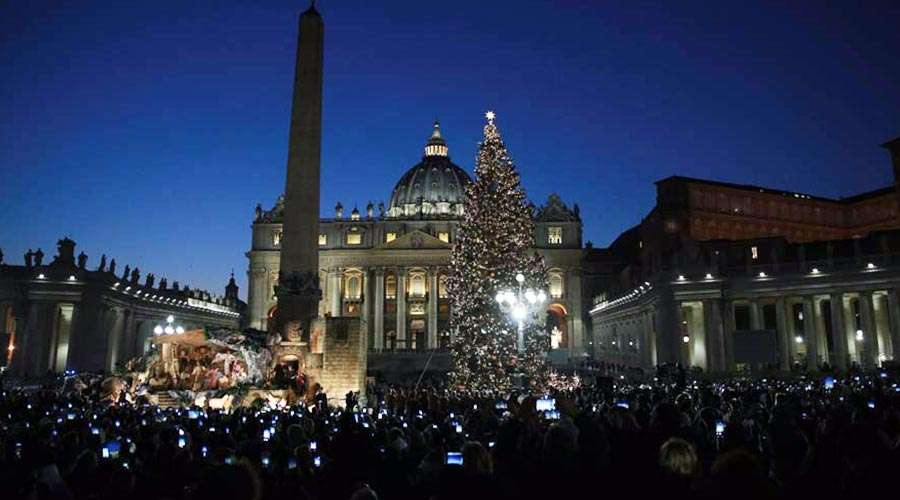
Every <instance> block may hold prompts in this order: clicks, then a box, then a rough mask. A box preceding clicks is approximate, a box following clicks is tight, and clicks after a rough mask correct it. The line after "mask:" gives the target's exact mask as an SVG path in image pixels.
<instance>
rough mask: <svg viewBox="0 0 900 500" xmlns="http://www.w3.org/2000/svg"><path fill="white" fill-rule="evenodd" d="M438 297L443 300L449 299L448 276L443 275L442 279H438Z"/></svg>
mask: <svg viewBox="0 0 900 500" xmlns="http://www.w3.org/2000/svg"><path fill="white" fill-rule="evenodd" d="M438 297H440V298H442V299H446V298H447V276H446V275H441V277H440V278H438Z"/></svg>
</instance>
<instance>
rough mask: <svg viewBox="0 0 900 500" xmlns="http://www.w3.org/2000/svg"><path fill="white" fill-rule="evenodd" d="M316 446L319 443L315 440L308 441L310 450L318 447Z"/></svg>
mask: <svg viewBox="0 0 900 500" xmlns="http://www.w3.org/2000/svg"><path fill="white" fill-rule="evenodd" d="M318 447H319V443H317V442H315V441H310V442H309V449H310V451H316V449H318Z"/></svg>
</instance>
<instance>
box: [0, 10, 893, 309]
mask: <svg viewBox="0 0 900 500" xmlns="http://www.w3.org/2000/svg"><path fill="white" fill-rule="evenodd" d="M133 3H137V4H138V5H132V4H133ZM188 3H189V4H190V5H185V4H188ZM254 3H259V4H263V5H257V6H251V5H250V2H235V3H228V2H224V1H215V2H212V1H211V2H162V1H153V2H105V3H103V4H101V3H100V2H64V1H58V2H44V1H37V0H29V1H8V2H2V6H0V169H2V179H3V181H2V182H0V199H2V210H0V248H2V250H3V252H4V254H5V260H6V261H7V262H10V261H11V262H13V263H16V264H21V263H22V254H23V253H24V252H25V251H26V250H27V249H28V247H32V248H36V247H39V246H40V247H42V248H43V250H44V252H45V253H46V254H47V255H48V259H47V260H49V257H51V256H52V255H53V254H54V253H55V242H56V240H57V239H58V238H60V237H62V236H64V235H68V236H70V237H71V238H73V239H74V240H75V241H77V242H78V244H79V248H78V250H82V249H83V250H85V252H86V253H88V254H89V255H90V257H91V258H90V260H89V262H88V265H89V266H90V267H92V268H93V267H95V266H96V264H97V259H99V256H100V253H101V252H103V253H106V254H107V255H108V256H111V257H115V258H116V260H117V261H118V264H119V266H120V269H121V268H122V267H124V265H125V264H130V265H131V266H132V267H133V266H135V265H137V266H139V267H140V269H141V270H142V272H144V273H146V272H148V271H150V272H153V273H155V274H156V275H157V277H162V276H166V277H168V278H169V282H170V283H171V282H172V281H173V280H179V281H180V282H181V283H182V284H184V283H188V284H190V285H191V286H192V287H202V288H207V289H209V290H211V291H214V292H217V293H222V288H223V287H224V285H225V283H226V281H227V278H228V273H229V272H230V271H231V269H234V271H235V275H236V277H237V278H238V279H239V283H240V284H241V285H242V289H241V295H242V296H243V297H246V286H245V284H246V268H247V259H246V258H245V257H244V252H245V251H247V249H248V247H249V244H250V224H251V220H252V216H253V208H254V207H255V206H256V203H257V202H262V203H263V205H264V206H265V207H269V206H271V204H272V203H273V201H274V200H275V198H276V197H277V195H278V194H279V193H280V191H281V190H282V188H283V185H284V168H285V162H286V155H287V133H288V123H289V112H290V99H291V86H292V80H293V74H294V73H293V71H294V70H293V63H294V52H295V48H296V37H297V16H298V14H299V12H300V11H302V10H303V9H305V8H306V6H307V5H308V3H307V2H306V1H305V0H295V1H282V2H254ZM728 3H729V2H709V1H704V2H696V3H690V4H689V3H687V2H660V3H656V2H634V1H623V2H619V3H615V2H606V1H604V2H587V1H585V2H563V1H555V2H549V1H544V2H537V1H515V2H511V1H510V2H499V1H498V2H494V1H491V2H485V1H484V0H481V1H468V0H457V1H453V2H422V1H402V2H401V1H377V2H375V1H339V0H324V1H320V2H319V10H320V11H321V12H322V14H323V17H324V19H325V23H326V37H325V102H324V134H323V135H324V144H323V157H322V161H323V163H322V168H323V172H322V174H323V175H322V182H323V184H322V213H323V215H326V216H331V215H332V214H333V207H334V205H335V203H336V202H337V201H341V202H342V203H343V204H344V206H345V207H347V210H348V211H349V209H351V208H352V207H353V206H354V205H358V206H359V208H360V209H363V208H364V206H365V204H366V202H367V201H369V200H372V201H374V202H376V203H377V202H378V201H379V200H383V201H385V202H387V201H388V198H389V195H390V191H391V189H392V188H393V185H394V183H395V182H396V181H397V180H398V179H399V178H400V176H401V175H402V174H403V172H404V171H405V170H406V169H407V168H409V167H411V166H412V165H414V164H415V163H417V162H418V161H419V159H420V157H421V154H422V146H423V145H424V142H425V140H426V139H427V137H428V135H429V133H430V129H431V123H432V120H433V119H434V118H435V117H437V118H439V119H440V121H441V125H442V129H443V131H444V136H445V138H446V139H447V141H448V144H449V146H450V156H451V158H452V159H453V160H454V161H455V162H456V163H457V164H459V165H460V166H462V167H463V168H465V169H466V170H468V171H470V172H471V171H472V168H473V160H474V157H475V152H476V144H477V141H478V140H479V137H480V135H481V127H482V125H483V121H484V119H483V114H484V112H485V110H487V109H493V110H495V111H496V113H497V116H498V118H497V123H498V124H499V126H500V130H501V132H502V133H503V135H504V138H505V140H506V143H507V146H508V147H509V148H510V151H511V153H512V155H513V158H514V160H515V161H516V164H517V166H518V168H519V169H520V171H521V172H522V176H523V182H524V185H525V188H526V190H527V192H528V195H529V197H530V198H531V199H532V200H533V201H535V202H542V201H543V200H545V199H546V197H547V195H548V194H550V193H551V192H558V193H559V194H560V195H561V196H562V197H563V199H564V200H565V201H566V202H568V203H572V202H577V203H579V205H580V206H581V209H582V217H583V219H584V235H585V241H587V240H592V241H593V242H594V243H595V245H597V246H602V245H606V244H608V243H609V242H610V241H612V239H614V238H615V237H616V236H617V235H618V234H619V233H620V232H621V231H622V230H624V229H626V228H628V227H630V226H632V225H634V224H637V223H638V222H639V221H640V219H641V217H642V216H644V215H645V214H646V213H647V212H648V211H649V209H650V208H651V207H652V206H653V203H654V199H655V190H654V186H653V182H654V181H656V180H659V179H661V178H663V177H666V176H669V175H673V174H680V175H686V176H695V177H703V178H709V179H716V180H722V181H729V182H737V183H747V184H759V185H765V186H769V187H774V188H781V189H786V190H794V191H799V192H805V193H810V194H817V195H821V196H831V197H839V196H846V195H851V194H855V193H858V192H862V191H866V190H872V189H876V188H879V187H883V186H885V185H887V184H889V183H890V182H891V181H892V175H891V172H890V160H889V157H888V154H887V152H886V151H885V150H883V149H882V148H880V147H879V146H878V145H879V144H881V143H882V142H884V141H886V140H888V139H891V138H893V137H896V136H898V135H900V57H898V53H900V29H898V28H897V27H898V26H900V3H897V2H895V1H884V2H879V1H874V0H867V1H865V2H821V1H811V2H787V3H790V4H793V5H794V6H793V7H784V6H778V5H776V3H775V2H772V3H771V4H769V3H766V4H767V6H763V7H760V6H759V5H752V6H751V5H750V4H758V3H760V2H747V5H740V4H733V5H728ZM778 3H785V2H778ZM676 4H679V5H677V6H676ZM801 4H805V5H801ZM826 4H833V5H826ZM892 4H893V5H892Z"/></svg>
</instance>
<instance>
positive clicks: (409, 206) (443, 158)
mask: <svg viewBox="0 0 900 500" xmlns="http://www.w3.org/2000/svg"><path fill="white" fill-rule="evenodd" d="M447 151H448V150H447V144H446V142H444V139H443V137H441V128H440V125H439V124H438V123H437V122H435V123H434V131H433V132H432V134H431V137H430V138H429V139H428V143H426V144H425V156H423V157H422V161H421V162H419V163H418V164H417V165H415V166H413V167H412V168H411V169H409V170H407V171H406V173H405V174H403V177H401V178H400V180H399V181H398V182H397V185H396V186H394V191H393V192H392V193H391V203H390V206H389V207H388V212H387V216H388V217H393V218H402V217H417V216H437V217H451V216H459V215H462V211H463V200H464V198H465V194H466V185H467V184H468V183H469V182H471V181H472V179H471V178H470V177H469V174H467V173H466V171H465V170H463V169H461V168H460V167H458V166H456V165H454V164H453V163H452V162H451V161H450V157H449V156H448V154H447Z"/></svg>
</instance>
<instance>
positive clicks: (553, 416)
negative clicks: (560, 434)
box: [544, 410, 559, 420]
mask: <svg viewBox="0 0 900 500" xmlns="http://www.w3.org/2000/svg"><path fill="white" fill-rule="evenodd" d="M544 418H547V419H549V420H559V410H550V411H545V412H544Z"/></svg>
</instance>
